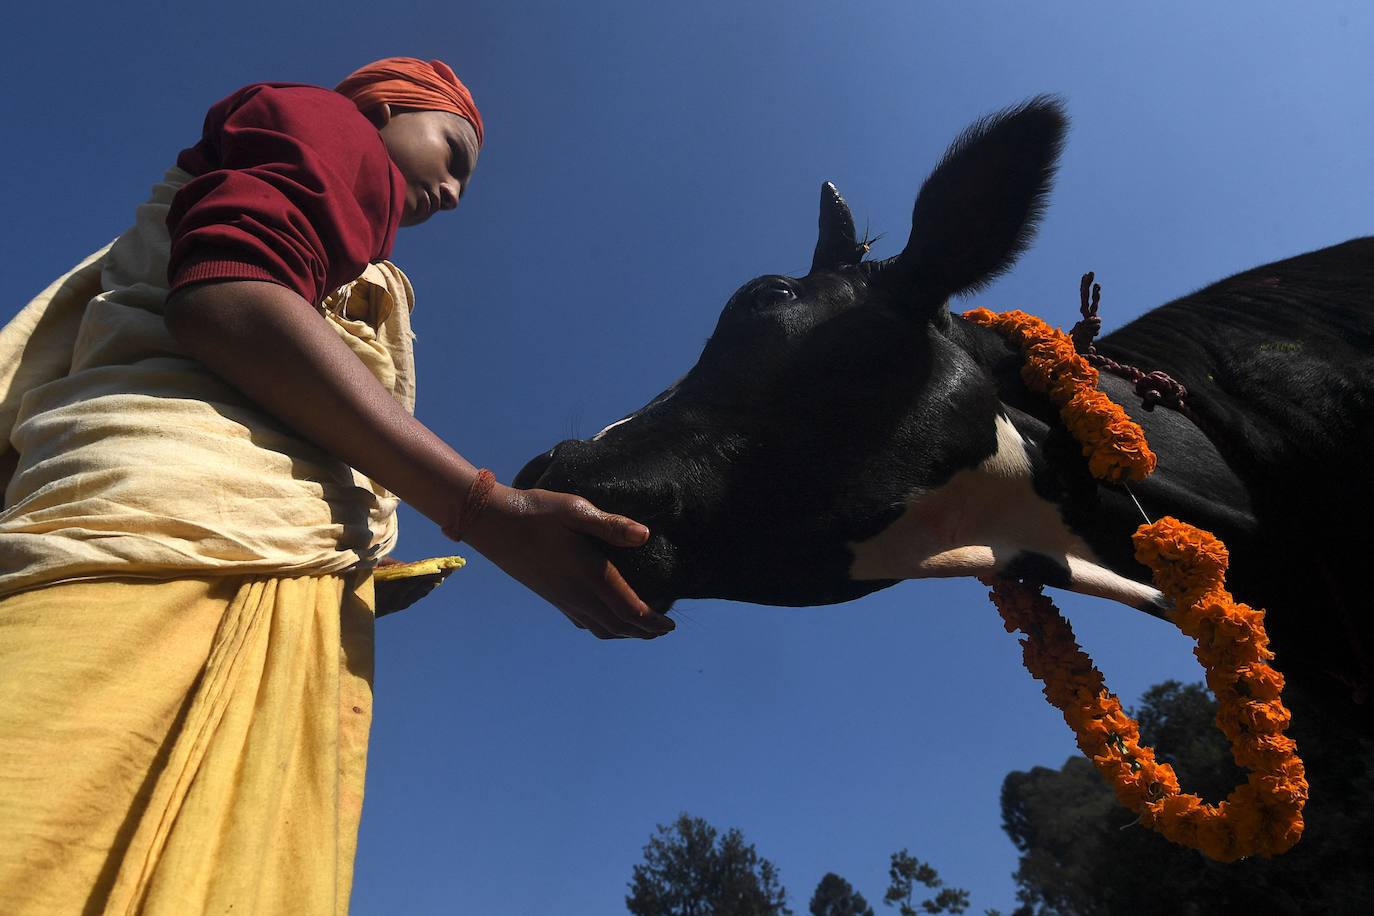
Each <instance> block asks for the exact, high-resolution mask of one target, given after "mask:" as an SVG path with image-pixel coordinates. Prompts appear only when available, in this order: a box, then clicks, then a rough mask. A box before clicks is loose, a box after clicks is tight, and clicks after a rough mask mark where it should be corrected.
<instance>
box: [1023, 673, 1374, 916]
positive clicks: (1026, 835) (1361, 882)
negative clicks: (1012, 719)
mask: <svg viewBox="0 0 1374 916" xmlns="http://www.w3.org/2000/svg"><path fill="white" fill-rule="evenodd" d="M1289 693H1290V692H1289V691H1285V701H1286V702H1288V704H1289V706H1290V708H1291V709H1292V710H1293V715H1294V719H1293V726H1292V727H1291V728H1290V731H1289V733H1290V735H1292V737H1294V738H1295V739H1296V740H1297V742H1298V748H1299V751H1300V753H1301V754H1302V756H1303V759H1304V760H1305V761H1306V763H1307V770H1308V779H1309V781H1310V782H1311V783H1312V792H1311V799H1310V800H1309V802H1308V805H1307V810H1306V812H1305V820H1306V822H1307V828H1306V831H1305V833H1304V836H1303V838H1302V840H1301V841H1299V843H1298V845H1297V846H1296V847H1294V849H1292V850H1291V851H1289V852H1287V853H1285V854H1284V855H1282V856H1277V857H1275V858H1273V859H1247V860H1244V861H1241V862H1234V863H1230V864H1223V863H1219V862H1213V861H1211V860H1210V859H1207V858H1205V857H1204V856H1202V854H1201V853H1198V852H1196V851H1194V850H1191V849H1186V848H1183V847H1179V846H1175V845H1173V844H1171V843H1169V842H1168V841H1167V840H1165V839H1164V838H1163V837H1161V836H1159V835H1158V834H1156V833H1155V832H1154V831H1151V830H1147V829H1145V828H1143V827H1140V826H1133V822H1134V820H1135V817H1134V815H1133V814H1131V813H1130V812H1129V811H1127V810H1126V809H1125V808H1122V807H1121V806H1120V805H1119V804H1118V803H1117V801H1116V798H1115V797H1114V795H1113V794H1112V791H1111V789H1110V788H1109V787H1108V786H1107V784H1106V783H1105V782H1104V781H1103V780H1102V779H1101V777H1099V776H1098V774H1097V771H1096V769H1094V767H1093V765H1092V763H1091V762H1089V761H1088V760H1087V759H1085V758H1082V757H1074V758H1071V759H1070V760H1069V761H1068V762H1066V763H1065V764H1064V766H1063V767H1061V768H1060V769H1058V770H1051V769H1046V768H1044V767H1036V768H1034V769H1032V770H1030V771H1029V772H1014V773H1011V774H1009V775H1008V776H1007V778H1006V780H1005V781H1004V782H1003V784H1002V822H1003V829H1005V830H1006V832H1007V835H1008V836H1009V837H1010V838H1011V841H1012V843H1014V844H1015V846H1016V848H1017V850H1018V851H1019V852H1020V854H1021V856H1020V862H1019V865H1018V868H1017V870H1016V873H1015V877H1016V881H1017V885H1018V891H1017V897H1018V899H1019V900H1020V902H1021V904H1022V906H1021V907H1020V908H1019V909H1018V910H1017V911H1016V916H1096V914H1115V913H1130V914H1132V916H1151V914H1161V916H1163V914H1168V916H1187V914H1194V913H1196V914H1203V913H1207V914H1211V913H1230V912H1241V911H1246V912H1250V913H1264V914H1266V916H1268V914H1288V913H1293V914H1298V913H1374V844H1372V843H1370V842H1369V837H1370V836H1371V835H1374V833H1372V832H1374V772H1372V771H1371V765H1370V761H1371V760H1374V742H1372V741H1370V740H1369V739H1368V738H1367V737H1365V736H1361V735H1358V734H1356V733H1355V732H1354V731H1353V730H1343V729H1340V728H1336V727H1332V723H1331V722H1330V721H1329V719H1327V718H1325V717H1324V715H1323V713H1324V711H1325V709H1327V708H1329V707H1327V706H1324V705H1323V704H1322V703H1321V702H1319V701H1313V700H1309V699H1307V698H1305V697H1302V696H1291V697H1290V696H1289ZM1133 714H1134V715H1135V716H1136V718H1137V719H1139V721H1140V725H1141V733H1142V736H1143V738H1144V740H1145V741H1146V743H1148V744H1152V745H1154V747H1155V748H1156V750H1157V751H1158V752H1159V755H1160V757H1161V759H1163V760H1166V761H1168V762H1169V763H1170V764H1172V765H1173V766H1174V768H1175V769H1176V770H1177V772H1178V774H1179V779H1180V780H1181V782H1182V783H1183V786H1184V790H1185V791H1189V792H1194V793H1197V794H1200V795H1202V796H1203V797H1204V798H1205V799H1207V800H1208V801H1212V802H1215V801H1219V800H1221V799H1222V798H1224V797H1225V796H1226V795H1227V794H1228V793H1229V792H1230V791H1231V789H1233V788H1234V787H1235V786H1237V785H1239V784H1240V783H1241V782H1243V781H1244V779H1245V774H1244V772H1243V771H1242V770H1240V769H1238V768H1237V767H1236V766H1235V764H1234V763H1233V762H1232V761H1231V755H1230V749H1229V747H1228V746H1227V744H1226V739H1225V738H1224V737H1223V736H1222V734H1221V732H1220V731H1219V730H1218V729H1217V728H1216V726H1215V725H1214V724H1213V723H1214V719H1215V716H1216V705H1215V703H1214V702H1213V701H1212V699H1211V697H1210V696H1209V695H1208V694H1207V692H1206V690H1205V689H1203V687H1202V685H1201V684H1195V685H1187V686H1184V685H1182V684H1179V683H1178V682H1176V681H1168V682H1166V683H1163V684H1159V685H1157V686H1155V687H1152V688H1151V689H1150V690H1148V691H1147V692H1146V693H1145V695H1144V696H1143V697H1142V698H1141V703H1140V708H1139V709H1138V710H1136V711H1135V712H1134V713H1133Z"/></svg>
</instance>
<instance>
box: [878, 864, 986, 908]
mask: <svg viewBox="0 0 1374 916" xmlns="http://www.w3.org/2000/svg"><path fill="white" fill-rule="evenodd" d="M887 876H888V878H889V879H890V880H891V882H892V883H891V884H889V885H888V888H887V893H886V894H884V895H883V903H884V904H886V905H887V906H895V907H897V911H898V912H899V913H901V914H902V916H917V914H918V913H921V912H926V913H962V912H964V911H965V910H967V909H968V891H966V890H963V889H962V888H957V887H943V885H944V883H945V882H944V881H942V880H940V873H939V872H937V871H936V870H935V869H934V868H932V867H930V866H929V865H927V864H926V863H924V862H922V861H921V860H920V859H918V858H916V857H915V856H913V855H911V854H910V853H908V852H907V851H906V850H905V849H903V850H902V851H900V852H894V853H893V854H892V865H891V866H890V867H889V868H888V870H887ZM918 883H919V884H924V885H925V886H926V887H928V888H930V889H931V890H935V889H936V888H940V892H939V893H937V894H936V895H935V896H934V897H928V898H926V899H925V900H922V901H921V903H920V907H921V909H920V910H917V909H916V907H915V906H914V905H913V904H912V898H913V897H914V896H915V894H916V885H917V884H918Z"/></svg>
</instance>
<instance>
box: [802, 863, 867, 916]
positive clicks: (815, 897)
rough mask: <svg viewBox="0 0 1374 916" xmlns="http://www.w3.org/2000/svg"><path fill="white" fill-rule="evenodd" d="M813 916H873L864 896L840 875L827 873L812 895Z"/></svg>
mask: <svg viewBox="0 0 1374 916" xmlns="http://www.w3.org/2000/svg"><path fill="white" fill-rule="evenodd" d="M810 909H811V916H873V907H871V906H869V905H868V901H867V900H865V899H864V895H863V894H861V893H859V892H858V891H856V890H854V886H853V885H852V884H850V883H849V882H848V881H846V880H844V879H843V878H841V877H840V876H839V875H837V874H835V873H834V872H833V871H832V872H826V874H825V877H824V878H822V879H821V883H820V884H817V885H816V893H814V894H812V895H811V907H810Z"/></svg>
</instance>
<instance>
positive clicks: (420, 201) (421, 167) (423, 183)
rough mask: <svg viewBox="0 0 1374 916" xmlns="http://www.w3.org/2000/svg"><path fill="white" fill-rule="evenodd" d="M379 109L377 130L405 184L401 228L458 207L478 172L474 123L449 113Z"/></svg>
mask: <svg viewBox="0 0 1374 916" xmlns="http://www.w3.org/2000/svg"><path fill="white" fill-rule="evenodd" d="M382 108H383V109H384V111H383V112H382V118H381V120H382V124H381V126H379V127H378V128H377V130H378V132H379V133H380V134H381V135H382V142H383V143H384V144H386V150H387V153H388V154H389V155H390V156H391V161H392V162H393V163H395V165H396V168H397V169H399V170H400V172H401V175H402V176H403V177H404V178H405V182H406V200H405V210H404V212H402V214H401V225H402V226H414V225H418V224H419V223H423V222H424V221H425V220H427V219H429V218H430V217H431V216H433V215H434V214H435V212H436V211H439V210H452V209H453V208H454V207H457V206H458V200H459V198H461V197H462V196H463V191H464V190H465V189H466V188H467V186H468V181H469V180H470V179H471V178H472V172H473V169H475V168H477V132H476V131H475V130H473V127H472V125H471V124H470V123H468V121H467V120H466V119H465V118H462V117H460V116H458V115H456V114H453V113H452V112H449V111H417V110H414V109H406V108H393V107H390V106H382Z"/></svg>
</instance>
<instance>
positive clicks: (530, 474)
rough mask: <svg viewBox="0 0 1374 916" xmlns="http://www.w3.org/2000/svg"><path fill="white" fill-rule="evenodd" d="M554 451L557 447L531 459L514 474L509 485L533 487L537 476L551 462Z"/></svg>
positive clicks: (540, 475)
mask: <svg viewBox="0 0 1374 916" xmlns="http://www.w3.org/2000/svg"><path fill="white" fill-rule="evenodd" d="M556 451H558V448H557V447H556V446H555V447H554V448H551V449H549V450H548V451H547V452H545V453H544V454H542V455H539V456H538V457H536V458H533V459H531V460H530V461H529V463H527V464H526V465H525V466H524V467H523V468H521V469H520V473H518V474H516V475H515V479H514V480H512V481H511V486H513V487H515V488H516V489H517V490H528V489H530V488H531V487H533V486H534V485H535V483H537V482H538V481H539V478H540V477H542V476H543V474H544V472H545V471H546V470H548V467H549V465H550V464H552V463H553V454H554V452H556Z"/></svg>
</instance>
